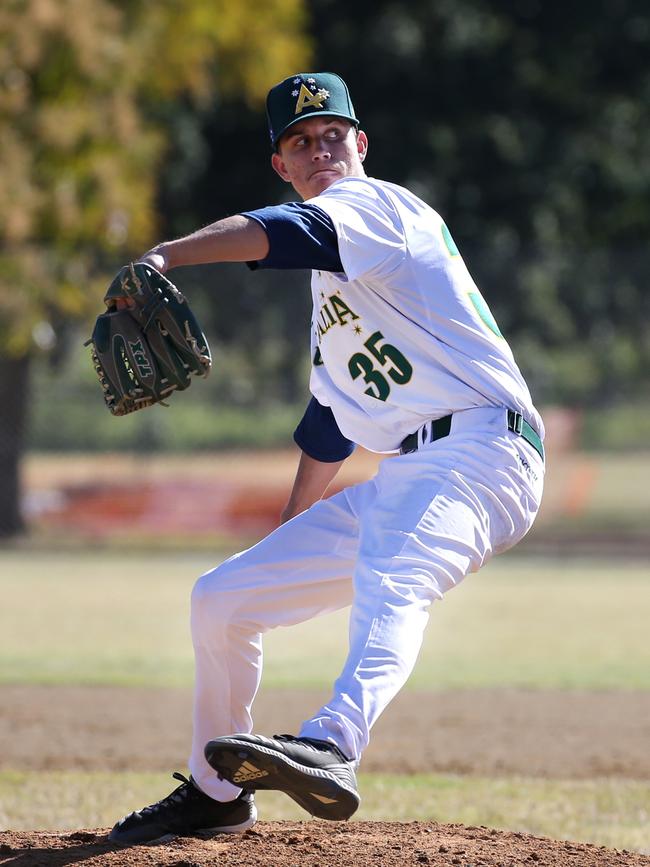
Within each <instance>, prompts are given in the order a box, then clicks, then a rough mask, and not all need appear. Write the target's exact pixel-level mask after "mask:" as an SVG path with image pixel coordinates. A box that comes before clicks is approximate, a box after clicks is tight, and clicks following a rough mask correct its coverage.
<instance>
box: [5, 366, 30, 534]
mask: <svg viewBox="0 0 650 867" xmlns="http://www.w3.org/2000/svg"><path fill="white" fill-rule="evenodd" d="M28 383H29V358H7V357H5V356H3V355H0V539H7V538H9V537H10V536H15V535H17V534H18V533H20V532H21V531H22V530H23V529H24V524H23V518H22V514H21V507H20V505H21V504H20V499H21V498H20V461H21V458H22V454H23V449H24V444H25V422H26V414H27V388H28Z"/></svg>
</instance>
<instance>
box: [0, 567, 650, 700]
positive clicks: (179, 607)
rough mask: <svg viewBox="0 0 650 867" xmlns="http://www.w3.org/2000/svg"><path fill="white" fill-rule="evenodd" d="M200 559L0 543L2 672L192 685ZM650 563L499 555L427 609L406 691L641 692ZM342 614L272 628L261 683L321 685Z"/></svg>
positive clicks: (14, 677) (646, 664)
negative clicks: (35, 549) (5, 547)
mask: <svg viewBox="0 0 650 867" xmlns="http://www.w3.org/2000/svg"><path fill="white" fill-rule="evenodd" d="M210 565H211V561H210V560H209V559H208V558H207V556H200V557H196V556H189V555H181V554H176V555H172V554H165V555H164V556H157V557H156V556H146V557H145V556H142V555H133V556H128V557H126V556H120V555H117V554H111V553H78V554H70V553H63V552H58V553H50V554H46V553H44V552H40V553H29V554H27V553H25V552H16V551H14V552H0V576H1V577H0V591H1V593H2V599H3V605H2V608H1V609H0V682H4V683H50V684H51V683H54V684H56V683H70V684H73V683H74V684H122V685H133V686H154V685H155V686H165V685H170V686H177V685H189V684H191V682H192V672H193V658H192V649H191V642H190V637H189V626H188V615H189V593H190V590H191V587H192V584H193V582H194V579H195V578H196V577H197V576H198V575H199V574H201V573H202V572H203V571H204V570H205V569H207V568H209V566H210ZM649 571H650V570H649V569H648V567H647V566H646V565H645V564H641V563H639V564H636V565H634V564H629V563H628V564H624V565H622V564H621V563H618V562H616V561H612V562H608V561H602V560H601V561H593V562H587V561H576V562H573V561H559V560H557V561H555V560H553V561H549V560H530V559H521V558H518V557H516V556H504V557H501V558H499V559H497V560H495V561H494V562H493V563H491V564H489V565H488V566H487V567H486V568H485V569H483V570H482V571H481V572H480V573H478V574H477V575H471V576H469V577H468V578H467V579H466V580H465V581H464V583H463V584H461V585H460V586H459V587H458V588H456V589H455V590H453V591H452V592H451V593H449V594H448V595H447V596H446V597H445V599H444V601H443V602H438V603H434V605H433V606H432V615H431V622H430V623H429V627H428V630H427V634H426V637H425V642H424V646H423V649H422V653H421V656H420V660H419V663H418V665H417V668H416V670H415V672H414V674H413V676H412V677H411V679H410V681H409V684H408V688H416V689H419V690H422V689H425V690H426V689H432V690H435V689H447V688H456V687H465V688H467V687H481V686H527V687H572V688H573V687H575V688H588V689H607V688H621V689H650V642H648V640H647V612H648V611H649V610H650V581H648V577H649ZM346 636H347V612H340V613H337V614H334V615H328V616H325V617H322V618H318V619H317V620H315V621H312V622H310V623H306V624H302V625H299V626H296V627H292V628H289V629H280V630H276V631H274V632H272V633H270V634H269V635H268V636H267V637H266V643H265V660H266V663H265V673H264V684H265V685H266V686H296V687H326V686H328V685H329V684H330V683H331V682H332V680H333V678H334V677H335V676H336V674H337V673H338V671H339V669H340V667H341V664H342V662H343V659H344V656H345V644H346Z"/></svg>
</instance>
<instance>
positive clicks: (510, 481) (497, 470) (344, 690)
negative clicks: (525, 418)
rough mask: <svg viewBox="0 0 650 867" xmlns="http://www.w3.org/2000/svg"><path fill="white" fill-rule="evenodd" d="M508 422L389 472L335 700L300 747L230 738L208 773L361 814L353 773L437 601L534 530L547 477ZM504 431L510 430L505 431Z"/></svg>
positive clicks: (359, 575)
mask: <svg viewBox="0 0 650 867" xmlns="http://www.w3.org/2000/svg"><path fill="white" fill-rule="evenodd" d="M503 415H504V414H503V412H502V411H497V410H485V411H482V410H471V411H469V412H468V413H467V414H465V413H463V414H461V416H465V418H464V419H463V418H460V419H458V420H456V422H455V423H452V436H450V437H449V438H448V439H446V440H444V441H439V442H436V443H433V444H431V445H430V446H429V447H428V448H425V449H423V450H422V451H421V452H417V453H415V454H412V455H408V456H404V457H401V458H396V459H393V460H389V461H385V462H384V463H383V464H382V466H381V467H380V471H379V473H378V476H377V478H376V479H375V480H373V483H372V488H368V489H367V491H366V493H367V494H369V492H370V491H372V495H368V496H365V497H363V498H360V499H359V500H358V501H357V502H356V504H355V505H356V506H357V515H358V516H359V519H360V525H361V532H360V547H359V552H358V562H357V569H356V572H355V586H354V593H355V595H354V602H353V609H352V616H351V623H350V652H349V657H348V660H347V662H346V665H345V668H344V671H343V672H342V674H341V676H340V678H339V679H338V681H337V683H336V685H335V689H334V695H333V697H332V700H331V701H330V702H329V703H328V704H327V705H326V706H325V707H323V708H321V710H320V711H319V712H318V713H316V714H315V715H314V717H312V718H311V719H310V720H308V721H307V722H306V723H305V724H304V725H303V727H302V729H301V732H300V736H299V737H298V738H285V737H280V738H278V737H276V738H265V737H262V736H258V735H243V736H226V737H222V738H219V739H217V740H215V741H212V742H210V743H209V744H208V745H207V747H206V753H207V755H208V757H209V760H210V763H211V765H212V766H213V767H214V768H216V769H217V770H218V771H219V772H220V773H222V774H223V775H224V776H226V777H227V778H228V779H231V780H235V781H236V780H237V779H242V778H243V776H244V775H248V774H250V775H251V776H250V779H249V782H248V785H249V786H250V787H251V788H253V789H280V790H282V791H284V792H286V793H287V794H288V795H290V796H291V797H292V798H293V799H294V800H295V801H297V802H298V803H299V804H301V805H302V806H303V807H304V808H305V809H306V810H308V811H309V812H311V813H312V814H314V815H317V816H319V817H321V818H326V819H342V818H348V817H349V816H350V815H352V813H354V811H355V810H356V808H357V806H358V803H359V796H358V793H357V791H356V780H355V777H354V765H355V763H356V760H357V759H358V758H359V757H360V755H361V753H362V751H363V749H364V747H365V746H366V744H367V742H368V737H369V731H370V728H371V726H372V724H373V723H374V722H375V720H376V719H377V717H378V716H379V714H380V713H381V712H382V711H383V710H384V708H385V707H386V705H387V704H388V702H389V701H390V700H391V699H392V698H393V696H394V695H395V694H396V692H397V691H398V690H399V689H400V687H401V686H402V685H403V683H404V682H405V681H406V679H407V677H408V675H409V674H410V672H411V670H412V668H413V665H414V664H415V661H416V658H417V654H418V651H419V648H420V645H421V641H422V634H423V631H424V628H425V625H426V623H427V620H428V609H429V606H430V604H431V602H432V601H433V600H434V599H439V598H441V597H442V595H443V594H444V593H445V592H446V591H447V590H449V589H450V588H451V587H454V586H455V585H456V584H457V583H459V582H460V581H461V580H462V579H463V577H464V576H465V575H466V574H467V573H468V572H471V571H476V570H477V569H478V568H480V566H481V565H482V564H483V563H484V562H485V561H486V560H487V559H488V558H489V557H490V556H491V555H492V554H493V553H496V552H497V551H500V550H504V549H506V548H508V547H510V546H511V545H513V544H514V543H515V542H516V541H518V539H519V538H521V536H523V535H524V533H525V532H526V531H527V530H528V528H529V527H530V526H531V524H532V521H533V519H534V516H535V514H536V512H537V509H538V507H539V501H540V498H541V487H542V479H543V466H542V465H541V464H540V463H539V462H538V461H537V459H536V457H535V455H534V454H533V453H532V452H527V451H526V450H527V445H526V444H525V443H522V441H518V442H517V443H515V442H514V440H513V438H512V436H511V435H510V434H508V433H507V431H506V427H505V421H503V419H502V416H503ZM501 421H503V424H501Z"/></svg>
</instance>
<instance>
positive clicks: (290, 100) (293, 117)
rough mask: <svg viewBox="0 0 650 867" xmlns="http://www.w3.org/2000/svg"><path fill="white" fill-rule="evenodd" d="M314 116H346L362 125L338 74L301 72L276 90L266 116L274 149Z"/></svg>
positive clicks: (271, 92) (356, 124) (270, 98)
mask: <svg viewBox="0 0 650 867" xmlns="http://www.w3.org/2000/svg"><path fill="white" fill-rule="evenodd" d="M314 114H324V115H333V116H334V117H344V118H345V119H346V120H349V121H351V122H352V123H353V124H354V125H355V126H358V125H359V121H358V120H357V118H356V117H355V114H354V108H353V107H352V100H351V99H350V92H349V91H348V88H347V85H346V83H345V82H344V81H343V79H342V78H341V77H340V76H339V75H337V74H336V73H335V72H298V73H296V74H295V75H291V76H290V77H289V78H285V79H284V81H281V82H280V83H279V84H276V85H275V87H272V88H271V90H270V91H269V95H268V96H267V97H266V116H267V119H268V122H269V133H270V134H271V144H272V145H273V148H274V149H275V148H277V145H278V141H279V139H280V136H281V135H282V134H283V133H284V132H286V130H288V129H289V127H290V126H292V125H293V124H294V123H298V121H300V120H304V119H305V118H306V117H311V115H314Z"/></svg>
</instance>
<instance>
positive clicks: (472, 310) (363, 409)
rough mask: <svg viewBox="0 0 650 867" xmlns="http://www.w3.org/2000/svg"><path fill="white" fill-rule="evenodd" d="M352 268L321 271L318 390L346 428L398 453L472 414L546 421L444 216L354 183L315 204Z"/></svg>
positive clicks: (393, 192)
mask: <svg viewBox="0 0 650 867" xmlns="http://www.w3.org/2000/svg"><path fill="white" fill-rule="evenodd" d="M309 202H310V204H313V205H317V206H318V207H320V208H322V210H323V211H325V212H326V213H327V214H328V215H329V217H330V218H331V220H332V222H333V223H334V227H335V230H336V235H337V238H338V247H339V255H340V258H341V262H342V264H343V268H344V273H332V272H327V271H313V272H312V284H311V285H312V295H313V302H314V314H313V320H312V355H313V357H314V366H313V369H312V375H311V381H310V389H311V391H312V394H313V395H314V396H315V397H316V399H317V400H318V401H319V403H321V404H323V405H324V406H330V407H331V409H332V412H333V413H334V416H335V418H336V421H337V423H338V426H339V428H340V429H341V432H342V433H343V434H344V436H346V437H347V438H348V439H350V440H353V441H354V442H356V443H358V444H360V445H362V446H364V447H365V448H367V449H369V450H371V451H377V452H390V451H395V450H397V449H398V448H399V445H400V443H401V441H402V440H403V439H404V437H406V436H408V434H410V433H412V432H413V431H415V430H416V429H417V428H418V427H419V426H420V425H421V424H422V423H423V422H425V421H427V420H428V419H433V418H439V417H442V416H445V415H448V414H449V413H453V412H457V411H459V410H465V409H470V408H473V407H484V406H496V407H507V408H509V409H514V410H517V411H518V412H520V413H521V414H522V415H523V417H524V418H525V419H526V420H527V421H528V422H529V423H530V424H531V425H532V426H533V427H534V428H535V429H536V430H537V431H538V432H539V433H540V435H541V436H542V437H543V435H544V428H543V423H542V420H541V417H540V415H539V413H538V412H537V410H536V409H535V407H534V406H533V404H532V400H531V396H530V393H529V391H528V387H527V385H526V383H525V381H524V379H523V377H522V375H521V373H520V371H519V368H518V367H517V364H516V363H515V360H514V358H513V355H512V352H511V350H510V347H509V346H508V344H507V342H506V340H505V339H504V337H503V336H502V335H501V333H500V331H499V329H498V326H497V324H496V322H495V321H494V319H493V317H492V315H491V313H490V310H489V308H488V306H487V304H486V303H485V301H484V300H483V297H482V296H481V293H480V292H479V290H478V288H477V286H476V284H475V283H474V281H473V279H472V277H471V275H470V273H469V271H468V270H467V268H466V266H465V263H464V262H463V259H462V257H461V256H460V254H459V252H458V250H457V248H456V246H455V244H454V241H453V239H452V237H451V235H450V233H449V231H448V229H447V227H446V226H445V224H444V222H443V220H442V218H441V217H440V216H439V215H438V214H437V213H436V212H435V211H434V210H433V209H432V208H430V207H429V206H428V205H427V204H425V203H424V202H423V201H422V200H421V199H419V198H418V197H417V196H415V195H413V193H411V192H409V191H408V190H406V189H404V188H403V187H400V186H397V185H395V184H391V183H387V182H385V181H379V180H376V179H373V178H345V179H343V180H340V181H337V182H336V183H334V184H332V186H330V187H329V188H328V189H327V190H326V191H325V192H323V193H321V194H320V195H319V196H317V197H315V198H313V199H310V200H309Z"/></svg>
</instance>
